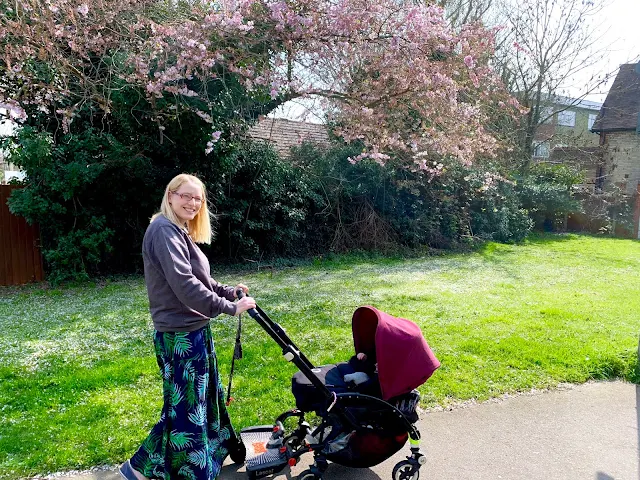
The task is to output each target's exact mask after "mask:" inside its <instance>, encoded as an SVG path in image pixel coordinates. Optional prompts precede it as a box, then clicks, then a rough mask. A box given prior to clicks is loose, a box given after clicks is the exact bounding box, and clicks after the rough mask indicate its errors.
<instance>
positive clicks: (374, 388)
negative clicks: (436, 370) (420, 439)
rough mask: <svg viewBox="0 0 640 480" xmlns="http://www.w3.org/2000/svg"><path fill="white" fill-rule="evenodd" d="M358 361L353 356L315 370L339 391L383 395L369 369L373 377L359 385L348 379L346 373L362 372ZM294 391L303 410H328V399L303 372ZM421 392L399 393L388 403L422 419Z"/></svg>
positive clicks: (412, 418) (414, 419)
mask: <svg viewBox="0 0 640 480" xmlns="http://www.w3.org/2000/svg"><path fill="white" fill-rule="evenodd" d="M357 364H358V362H357V361H354V358H352V359H351V360H350V361H349V362H341V363H336V364H332V365H322V366H319V367H316V368H314V369H313V373H315V375H316V377H317V378H318V379H319V380H320V381H321V382H322V383H323V384H324V385H325V386H326V387H327V388H328V389H329V390H331V391H332V392H335V393H336V394H339V393H349V392H355V393H362V394H365V395H370V396H372V397H377V398H382V393H381V391H380V384H379V382H378V377H377V375H376V374H375V373H373V372H369V373H368V375H370V379H369V380H368V381H366V382H364V383H360V384H359V385H356V384H355V383H354V382H346V381H345V380H344V377H345V375H349V374H352V373H355V372H358V371H361V370H362V369H361V368H356V367H358V365H357ZM291 392H292V393H293V396H294V397H295V399H296V407H297V408H298V409H299V410H302V411H303V412H316V413H317V414H320V415H322V414H324V413H325V412H326V408H327V405H326V401H325V399H324V397H323V396H322V395H321V394H320V392H318V390H317V389H316V388H315V387H314V385H313V384H312V383H311V381H310V380H309V379H308V378H307V377H306V376H305V375H304V374H303V373H302V372H300V371H299V372H296V373H295V374H294V375H293V378H292V379H291ZM419 400H420V394H419V393H418V391H417V390H412V391H411V392H408V393H406V394H403V395H398V396H396V397H394V398H391V399H389V400H387V402H388V403H390V404H391V405H393V406H394V407H396V408H397V409H398V410H400V412H402V414H403V415H404V416H405V417H406V418H407V420H408V421H409V422H410V423H415V422H417V421H418V413H417V406H418V403H419Z"/></svg>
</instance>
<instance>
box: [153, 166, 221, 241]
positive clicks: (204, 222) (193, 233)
mask: <svg viewBox="0 0 640 480" xmlns="http://www.w3.org/2000/svg"><path fill="white" fill-rule="evenodd" d="M186 182H191V183H195V184H196V185H198V186H199V187H200V189H201V190H202V204H201V205H200V210H198V213H197V214H196V216H195V217H194V218H193V220H189V222H188V223H187V229H188V234H189V236H190V237H191V239H192V240H193V241H194V242H197V243H207V244H210V243H211V237H212V236H213V231H212V229H211V215H210V213H209V209H208V208H207V189H206V188H205V186H204V183H202V181H201V180H200V179H199V178H198V177H194V176H193V175H188V174H186V173H181V174H180V175H176V176H175V177H173V178H172V179H171V181H170V182H169V184H168V185H167V188H166V189H165V190H164V196H163V197H162V204H161V205H160V211H159V212H158V213H156V214H155V215H154V216H153V217H151V221H152V222H153V221H154V220H155V219H156V218H157V217H158V216H159V215H164V216H165V217H166V218H167V219H168V220H169V221H171V222H173V223H175V224H176V225H177V226H178V227H180V228H183V227H184V224H183V223H182V222H181V221H180V220H179V219H178V217H177V216H176V214H175V212H174V211H173V209H172V208H171V204H170V203H169V192H175V191H176V190H178V189H179V188H180V187H181V186H182V185H183V184H184V183H186Z"/></svg>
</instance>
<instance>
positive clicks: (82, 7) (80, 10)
mask: <svg viewBox="0 0 640 480" xmlns="http://www.w3.org/2000/svg"><path fill="white" fill-rule="evenodd" d="M76 10H77V12H78V13H79V14H80V15H82V16H83V17H86V16H87V14H88V13H89V5H87V4H86V3H83V4H81V5H80V6H79V7H78V8H77V9H76Z"/></svg>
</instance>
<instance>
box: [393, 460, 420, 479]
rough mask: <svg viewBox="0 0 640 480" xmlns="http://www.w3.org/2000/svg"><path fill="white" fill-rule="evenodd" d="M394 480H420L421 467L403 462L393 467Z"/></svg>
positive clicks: (407, 461) (413, 463) (406, 461)
mask: <svg viewBox="0 0 640 480" xmlns="http://www.w3.org/2000/svg"><path fill="white" fill-rule="evenodd" d="M392 476H393V480H418V478H420V465H416V464H415V462H410V461H409V460H403V461H401V462H399V463H398V464H397V465H396V466H395V467H393V474H392Z"/></svg>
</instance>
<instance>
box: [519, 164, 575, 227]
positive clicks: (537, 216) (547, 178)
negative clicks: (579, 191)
mask: <svg viewBox="0 0 640 480" xmlns="http://www.w3.org/2000/svg"><path fill="white" fill-rule="evenodd" d="M516 180H517V192H518V195H519V197H520V202H521V204H522V207H523V208H524V209H526V210H527V211H528V212H529V215H530V217H531V219H532V220H533V222H534V225H535V228H536V229H538V230H542V229H544V230H550V231H555V230H564V222H565V219H566V217H567V215H568V214H570V213H573V212H580V211H581V209H582V207H581V204H580V200H579V199H578V198H577V197H576V196H575V188H574V187H575V186H576V185H579V184H581V183H582V182H583V173H582V171H581V170H580V168H579V167H577V166H573V165H565V164H550V163H534V164H533V165H531V166H530V168H529V170H528V171H526V172H525V173H523V174H521V175H518V176H517V177H516Z"/></svg>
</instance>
